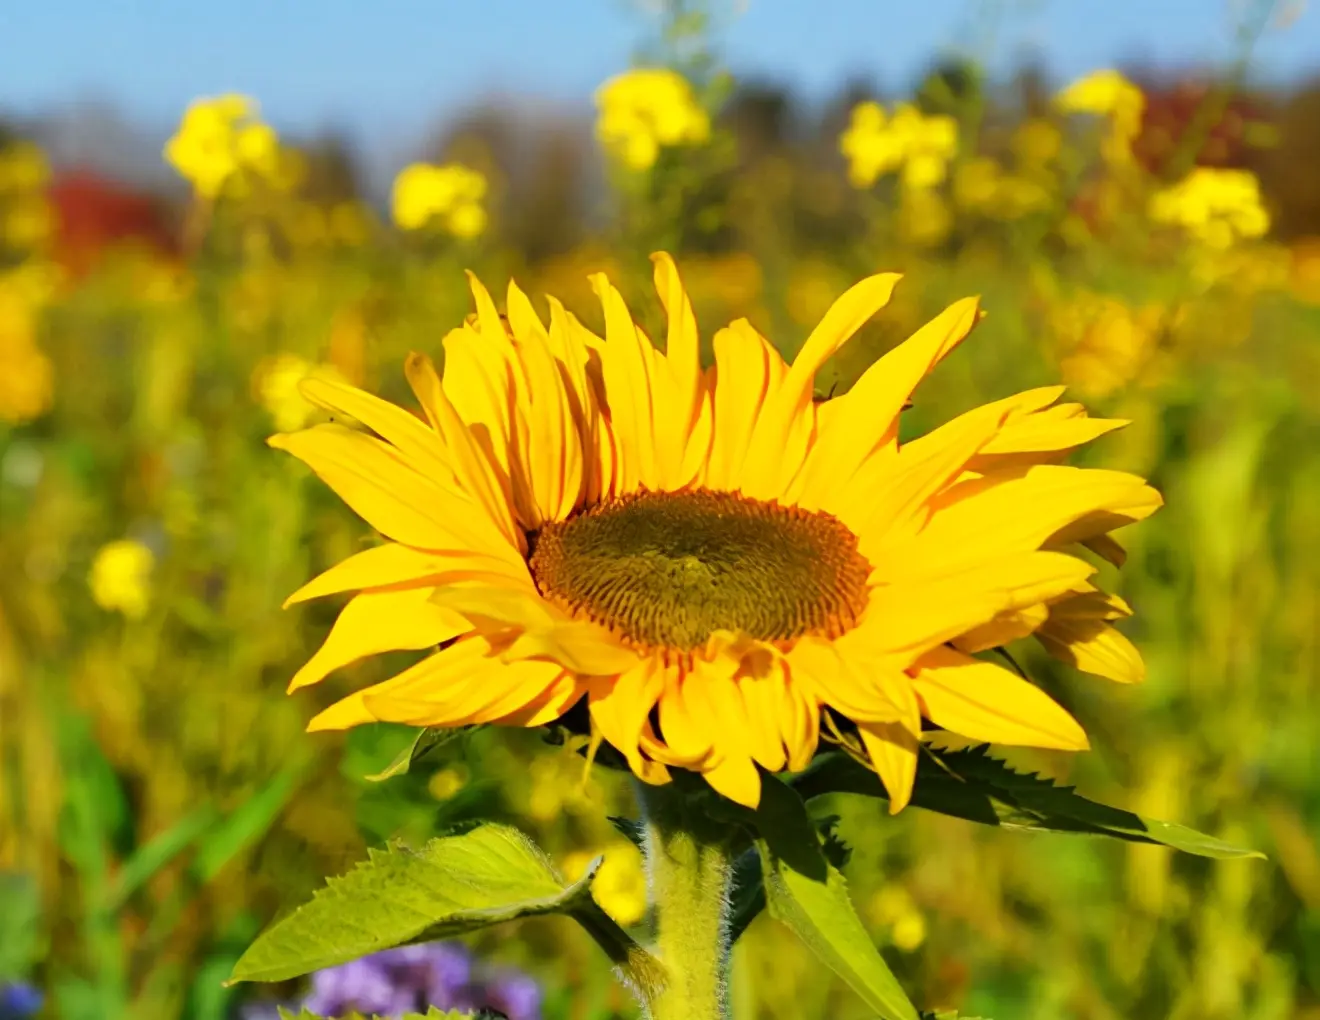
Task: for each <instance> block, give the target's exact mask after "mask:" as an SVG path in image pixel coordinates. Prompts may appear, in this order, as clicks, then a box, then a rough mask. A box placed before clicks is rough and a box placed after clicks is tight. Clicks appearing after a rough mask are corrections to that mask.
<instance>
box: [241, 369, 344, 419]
mask: <svg viewBox="0 0 1320 1020" xmlns="http://www.w3.org/2000/svg"><path fill="white" fill-rule="evenodd" d="M313 373H316V374H317V375H321V376H326V377H328V378H332V379H336V380H342V376H341V375H340V374H339V372H338V371H336V370H335V368H334V366H332V365H319V366H318V365H313V364H312V363H311V362H310V361H308V360H307V359H305V358H301V357H299V356H298V355H296V354H288V353H284V354H277V355H275V356H274V357H273V358H267V359H266V360H264V361H262V362H261V363H260V364H258V365H257V367H256V370H255V371H254V372H253V373H252V389H253V392H254V393H255V394H256V397H257V400H258V402H259V403H260V404H261V406H262V407H264V408H265V409H266V410H267V412H269V414H270V416H271V418H272V419H273V420H274V422H275V427H276V428H278V429H280V430H281V431H287V430H289V429H300V428H302V427H303V426H304V425H306V424H307V422H308V420H309V419H310V418H311V417H312V415H313V414H315V412H316V405H315V404H313V403H312V402H311V401H310V400H308V399H307V398H306V397H304V396H303V395H302V391H301V389H300V385H301V383H302V381H303V380H304V379H306V378H307V377H308V376H310V375H311V374H313Z"/></svg>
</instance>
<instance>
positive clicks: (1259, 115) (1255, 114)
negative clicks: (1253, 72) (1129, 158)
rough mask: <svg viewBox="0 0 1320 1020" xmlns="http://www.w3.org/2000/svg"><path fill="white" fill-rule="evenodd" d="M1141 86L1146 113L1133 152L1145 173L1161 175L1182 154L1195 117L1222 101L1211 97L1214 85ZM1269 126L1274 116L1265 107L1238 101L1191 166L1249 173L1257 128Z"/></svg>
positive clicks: (1226, 109) (1216, 124)
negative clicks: (1247, 170) (1246, 171)
mask: <svg viewBox="0 0 1320 1020" xmlns="http://www.w3.org/2000/svg"><path fill="white" fill-rule="evenodd" d="M1141 84H1142V91H1143V92H1144V93H1145V94H1146V111H1145V113H1144V115H1143V116H1142V119H1141V133H1140V134H1139V135H1138V136H1137V138H1136V141H1135V142H1134V143H1133V146H1132V150H1133V154H1134V155H1135V156H1136V158H1137V160H1138V161H1139V162H1140V163H1141V164H1142V165H1143V166H1144V167H1145V168H1146V169H1147V170H1149V171H1151V172H1152V173H1156V174H1159V173H1162V172H1164V171H1165V170H1167V168H1168V166H1169V162H1170V160H1171V159H1172V157H1173V156H1174V154H1175V153H1176V152H1178V150H1179V148H1180V146H1181V144H1182V140H1183V136H1184V134H1185V133H1186V131H1187V130H1188V129H1189V128H1190V127H1191V126H1192V125H1193V123H1195V120H1196V118H1197V116H1198V112H1197V111H1199V110H1200V109H1201V108H1202V106H1203V105H1204V104H1206V103H1207V102H1209V103H1212V104H1216V105H1217V104H1219V103H1221V102H1223V101H1222V99H1220V98H1218V97H1216V96H1213V95H1212V94H1211V92H1212V89H1213V88H1214V85H1213V84H1212V83H1211V82H1208V81H1198V80H1195V79H1184V80H1182V81H1178V82H1174V83H1172V84H1155V83H1141ZM1270 123H1271V118H1270V115H1269V113H1268V112H1267V110H1266V109H1265V107H1264V106H1263V105H1262V104H1260V103H1258V102H1256V101H1254V100H1253V99H1252V98H1251V97H1249V96H1244V95H1240V94H1239V95H1234V96H1232V97H1231V98H1230V99H1229V100H1228V102H1227V104H1225V105H1224V107H1223V110H1222V112H1220V113H1219V115H1218V116H1217V117H1216V118H1215V121H1214V123H1213V124H1212V125H1211V126H1210V129H1209V131H1207V132H1205V136H1204V142H1203V144H1202V145H1201V147H1200V150H1199V151H1198V152H1197V153H1195V158H1194V159H1193V160H1192V162H1193V163H1195V165H1197V166H1213V167H1225V168H1234V169H1242V168H1247V167H1250V166H1251V165H1252V163H1253V161H1254V160H1253V157H1254V155H1255V153H1256V152H1257V150H1258V146H1257V145H1253V140H1252V134H1253V128H1256V129H1257V130H1258V128H1259V127H1261V126H1264V127H1267V128H1268V126H1269V125H1270Z"/></svg>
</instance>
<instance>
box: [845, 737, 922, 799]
mask: <svg viewBox="0 0 1320 1020" xmlns="http://www.w3.org/2000/svg"><path fill="white" fill-rule="evenodd" d="M857 731H858V733H859V734H860V735H861V738H862V745H863V746H864V747H865V748H866V753H867V754H868V755H869V756H870V758H871V764H872V765H874V766H875V771H876V772H877V774H878V775H879V776H880V781H881V782H882V783H884V784H885V789H886V790H887V791H889V813H890V814H891V815H896V814H898V813H899V812H900V811H902V810H903V809H904V808H905V807H907V806H908V802H909V801H910V800H911V799H912V784H913V783H914V781H915V780H916V777H917V749H918V740H917V738H916V736H914V735H913V733H912V731H911V730H910V729H908V728H907V727H906V726H903V725H901V724H899V723H858V724H857Z"/></svg>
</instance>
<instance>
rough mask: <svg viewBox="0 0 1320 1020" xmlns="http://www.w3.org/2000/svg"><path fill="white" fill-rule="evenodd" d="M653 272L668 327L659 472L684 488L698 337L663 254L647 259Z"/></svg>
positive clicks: (699, 382) (698, 397)
mask: <svg viewBox="0 0 1320 1020" xmlns="http://www.w3.org/2000/svg"><path fill="white" fill-rule="evenodd" d="M651 262H652V263H653V264H654V267H655V274H654V275H655V290H656V293H657V294H658V295H659V297H660V303H661V304H662V305H663V306H664V309H665V316H666V318H667V319H668V322H669V330H668V336H667V338H666V340H665V364H666V367H667V369H668V373H667V374H668V380H667V382H668V386H667V387H666V388H667V389H668V393H667V394H666V395H665V397H664V399H663V400H662V402H661V403H660V405H659V406H658V407H657V409H656V410H657V412H659V413H660V414H662V415H665V416H666V417H668V418H669V419H670V424H669V426H668V427H665V428H661V429H659V430H658V433H657V436H656V439H657V441H658V442H659V443H660V449H659V451H658V452H659V456H660V461H661V463H660V467H661V470H662V473H663V476H664V479H665V481H666V482H667V483H668V484H669V485H680V484H684V482H685V481H690V480H691V479H690V476H689V477H687V478H684V477H683V476H684V463H685V454H686V452H687V447H688V444H689V437H690V435H691V432H692V429H693V428H694V427H695V426H696V425H697V421H698V418H699V417H700V411H701V408H700V405H701V402H702V398H703V392H702V391H703V389H704V387H703V379H702V372H701V360H700V337H699V335H698V333H697V319H696V316H695V315H694V314H693V313H692V302H691V301H689V300H688V296H687V293H686V292H685V291H684V290H683V281H682V280H681V279H680V277H679V275H678V267H677V266H676V265H675V264H674V260H673V259H672V258H670V257H669V255H667V254H666V253H665V252H656V253H655V254H654V255H652V256H651Z"/></svg>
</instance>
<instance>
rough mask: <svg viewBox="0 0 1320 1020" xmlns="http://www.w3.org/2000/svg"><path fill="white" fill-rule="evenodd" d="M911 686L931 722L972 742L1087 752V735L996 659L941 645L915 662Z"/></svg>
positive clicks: (1071, 719) (1053, 702) (1030, 685)
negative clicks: (974, 656)
mask: <svg viewBox="0 0 1320 1020" xmlns="http://www.w3.org/2000/svg"><path fill="white" fill-rule="evenodd" d="M916 670H917V672H916V676H915V677H914V678H913V680H912V684H913V687H914V688H915V689H916V692H917V694H918V695H919V696H920V697H921V700H922V702H923V704H924V705H925V710H926V711H925V714H926V717H927V718H928V719H930V721H931V722H933V723H935V724H936V725H937V726H940V727H943V728H944V729H946V730H952V731H953V732H954V733H961V734H962V735H963V736H965V737H971V738H972V739H973V740H985V741H989V742H990V743H994V744H1015V745H1025V746H1027V747H1052V748H1058V749H1060V750H1065V751H1084V750H1086V748H1087V747H1089V746H1090V745H1089V744H1088V743H1087V740H1086V733H1085V732H1084V731H1083V730H1082V727H1081V726H1080V725H1079V724H1078V723H1077V720H1076V719H1074V718H1073V717H1072V716H1071V715H1069V714H1068V713H1067V712H1066V711H1065V710H1064V709H1063V708H1062V707H1060V706H1059V704H1058V703H1057V702H1055V701H1054V700H1053V699H1051V698H1050V696H1049V695H1048V694H1046V693H1045V692H1044V691H1042V690H1041V689H1040V688H1039V687H1036V686H1034V685H1032V684H1029V683H1028V682H1027V681H1025V680H1023V679H1022V678H1021V677H1019V676H1017V675H1015V674H1013V673H1011V672H1009V671H1008V670H1007V669H1004V668H1003V667H1002V666H999V665H996V664H995V663H993V662H984V661H982V660H980V659H974V658H972V657H971V656H970V655H964V654H963V653H962V652H956V651H954V650H953V649H951V648H937V649H935V650H934V651H931V652H929V653H927V654H926V655H925V656H923V657H922V659H921V660H920V661H919V662H918V663H917V664H916Z"/></svg>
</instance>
